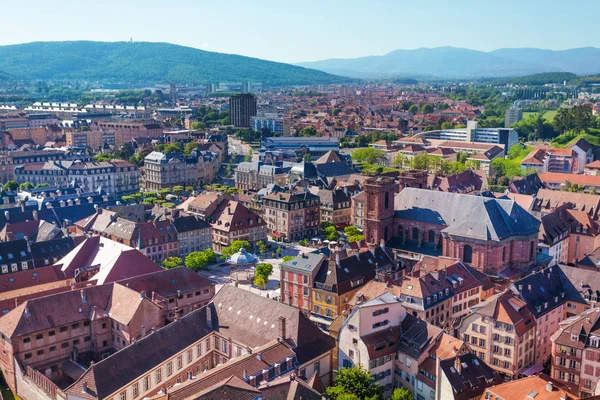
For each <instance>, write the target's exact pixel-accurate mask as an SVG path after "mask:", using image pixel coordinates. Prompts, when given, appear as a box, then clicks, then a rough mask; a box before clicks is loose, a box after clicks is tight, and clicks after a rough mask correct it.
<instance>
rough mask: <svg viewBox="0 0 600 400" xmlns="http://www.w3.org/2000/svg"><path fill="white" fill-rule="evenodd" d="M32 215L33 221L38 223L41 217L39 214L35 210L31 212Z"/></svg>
mask: <svg viewBox="0 0 600 400" xmlns="http://www.w3.org/2000/svg"><path fill="white" fill-rule="evenodd" d="M31 214H32V215H33V219H34V220H36V221H37V220H38V219H39V216H38V212H37V210H33V211H32V212H31Z"/></svg>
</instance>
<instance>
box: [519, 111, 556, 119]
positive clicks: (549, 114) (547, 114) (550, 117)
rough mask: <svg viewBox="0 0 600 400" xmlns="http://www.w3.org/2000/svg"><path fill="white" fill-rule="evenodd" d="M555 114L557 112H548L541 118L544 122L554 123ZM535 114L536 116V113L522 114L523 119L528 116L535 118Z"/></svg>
mask: <svg viewBox="0 0 600 400" xmlns="http://www.w3.org/2000/svg"><path fill="white" fill-rule="evenodd" d="M557 112H558V110H548V111H546V112H545V113H544V115H543V117H544V119H545V120H546V121H548V122H552V121H554V117H555V116H556V113H557ZM537 114H538V113H537V112H524V113H523V119H525V118H528V117H530V116H536V115H537Z"/></svg>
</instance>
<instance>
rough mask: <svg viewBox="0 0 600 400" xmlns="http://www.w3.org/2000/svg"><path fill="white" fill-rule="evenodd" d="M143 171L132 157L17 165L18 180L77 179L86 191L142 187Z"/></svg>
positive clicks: (69, 181) (49, 182) (116, 191)
mask: <svg viewBox="0 0 600 400" xmlns="http://www.w3.org/2000/svg"><path fill="white" fill-rule="evenodd" d="M139 176H140V175H139V171H138V169H137V167H136V166H135V165H133V164H131V163H130V162H128V161H123V160H114V161H110V162H106V161H102V162H95V161H90V162H83V161H79V160H78V161H66V160H63V161H47V162H45V163H33V164H25V165H19V166H17V167H16V168H15V179H16V180H17V182H30V183H32V184H33V185H38V184H47V185H48V186H56V187H60V186H67V185H69V184H72V183H73V182H74V183H75V184H76V185H78V186H79V187H80V188H81V190H82V191H84V192H94V191H98V190H102V191H104V192H106V193H109V194H119V193H128V192H132V191H137V190H138V189H139Z"/></svg>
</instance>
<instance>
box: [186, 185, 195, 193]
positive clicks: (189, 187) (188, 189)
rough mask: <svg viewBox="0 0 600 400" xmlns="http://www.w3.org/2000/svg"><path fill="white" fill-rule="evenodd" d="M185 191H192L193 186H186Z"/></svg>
mask: <svg viewBox="0 0 600 400" xmlns="http://www.w3.org/2000/svg"><path fill="white" fill-rule="evenodd" d="M185 191H186V192H188V193H192V192H193V191H194V187H193V186H186V187H185Z"/></svg>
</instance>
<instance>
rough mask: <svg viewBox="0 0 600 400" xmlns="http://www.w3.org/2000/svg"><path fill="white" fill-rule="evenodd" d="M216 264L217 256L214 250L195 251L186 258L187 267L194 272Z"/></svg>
mask: <svg viewBox="0 0 600 400" xmlns="http://www.w3.org/2000/svg"><path fill="white" fill-rule="evenodd" d="M215 262H217V255H216V254H215V252H214V251H213V249H206V250H204V251H194V252H192V253H190V254H188V255H187V257H186V258H185V266H186V267H187V268H188V269H191V270H192V271H200V270H202V269H205V268H206V267H208V266H209V265H210V264H214V263H215Z"/></svg>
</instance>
